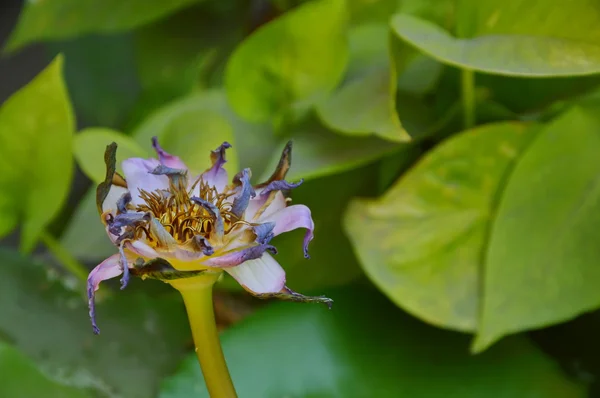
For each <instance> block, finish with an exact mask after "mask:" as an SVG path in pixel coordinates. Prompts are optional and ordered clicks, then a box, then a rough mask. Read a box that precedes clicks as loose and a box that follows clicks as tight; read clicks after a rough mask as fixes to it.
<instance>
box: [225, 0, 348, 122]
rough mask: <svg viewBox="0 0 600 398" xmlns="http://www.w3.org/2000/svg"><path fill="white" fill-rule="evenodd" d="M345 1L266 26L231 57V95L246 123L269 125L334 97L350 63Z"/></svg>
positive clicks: (304, 9) (309, 6)
mask: <svg viewBox="0 0 600 398" xmlns="http://www.w3.org/2000/svg"><path fill="white" fill-rule="evenodd" d="M346 19H347V15H346V9H345V4H344V1H342V0H316V1H312V2H308V3H305V4H302V5H300V6H298V7H297V8H295V9H293V10H291V11H289V12H287V13H285V14H284V15H282V16H280V17H279V18H277V19H275V20H273V21H271V22H269V23H267V24H266V25H264V26H262V27H261V28H260V29H258V30H257V31H255V32H254V33H253V34H252V35H251V36H249V37H248V38H247V39H246V40H245V41H243V42H242V43H241V44H240V45H239V46H238V47H237V48H236V50H235V51H234V52H233V54H232V55H231V57H230V59H229V61H228V63H227V68H226V71H225V86H226V89H227V96H228V98H229V101H230V103H231V105H232V107H233V109H234V110H235V111H236V112H237V113H238V114H239V115H240V116H242V117H244V118H245V119H247V120H250V121H255V122H264V121H268V120H270V119H271V118H274V117H281V116H282V115H283V114H285V113H286V112H287V111H288V110H289V109H290V107H292V106H294V107H300V108H307V107H310V106H311V105H313V104H314V103H315V102H316V101H318V100H319V99H320V98H322V97H323V96H324V95H326V94H327V93H328V92H330V91H331V90H332V89H333V88H334V87H335V86H336V85H337V83H338V82H339V81H340V79H341V78H342V76H343V72H344V69H345V67H346V62H347V42H346V36H345V27H346Z"/></svg>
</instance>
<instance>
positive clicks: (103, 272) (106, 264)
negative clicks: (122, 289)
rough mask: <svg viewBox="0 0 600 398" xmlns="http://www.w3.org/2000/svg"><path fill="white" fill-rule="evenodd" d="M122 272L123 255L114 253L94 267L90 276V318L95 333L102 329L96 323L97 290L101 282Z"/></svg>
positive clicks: (88, 293)
mask: <svg viewBox="0 0 600 398" xmlns="http://www.w3.org/2000/svg"><path fill="white" fill-rule="evenodd" d="M122 273H123V269H122V268H121V255H120V254H113V255H112V256H110V257H109V258H107V259H106V260H104V261H103V262H101V263H100V264H99V265H98V266H97V267H96V268H94V269H93V270H92V272H90V275H89V276H88V280H87V296H88V305H89V308H90V319H91V321H92V328H93V329H94V333H95V334H98V333H100V329H98V325H96V303H95V293H96V290H98V286H99V285H100V282H102V281H105V280H107V279H111V278H116V277H117V276H119V275H121V274H122Z"/></svg>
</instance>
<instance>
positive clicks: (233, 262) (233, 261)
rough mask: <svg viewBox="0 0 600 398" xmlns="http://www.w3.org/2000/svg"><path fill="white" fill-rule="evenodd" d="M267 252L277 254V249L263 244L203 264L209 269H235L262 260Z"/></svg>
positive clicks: (214, 258)
mask: <svg viewBox="0 0 600 398" xmlns="http://www.w3.org/2000/svg"><path fill="white" fill-rule="evenodd" d="M265 251H269V252H271V253H273V254H277V249H275V247H273V246H271V245H269V244H268V243H263V244H259V245H254V246H250V247H246V248H244V249H242V250H235V251H231V252H227V253H225V254H223V255H221V256H217V257H211V258H209V259H208V260H206V261H204V262H203V263H202V264H203V265H206V266H209V267H220V268H226V267H235V266H238V265H240V264H242V263H244V262H246V261H249V260H256V259H257V258H261V257H262V256H263V254H264V253H265ZM273 261H275V260H273Z"/></svg>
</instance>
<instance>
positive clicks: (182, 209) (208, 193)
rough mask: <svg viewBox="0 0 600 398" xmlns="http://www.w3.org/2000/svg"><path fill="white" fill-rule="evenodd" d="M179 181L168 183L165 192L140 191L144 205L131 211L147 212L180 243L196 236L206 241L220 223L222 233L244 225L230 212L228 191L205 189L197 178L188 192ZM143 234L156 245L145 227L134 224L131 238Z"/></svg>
mask: <svg viewBox="0 0 600 398" xmlns="http://www.w3.org/2000/svg"><path fill="white" fill-rule="evenodd" d="M183 180H184V179H180V181H177V182H173V181H171V182H170V183H169V189H168V190H156V191H153V192H148V191H145V190H141V191H140V193H139V196H140V198H141V199H143V200H144V203H143V204H140V205H138V206H136V208H135V211H137V212H149V213H151V214H152V215H153V216H154V218H155V219H157V220H158V221H159V222H160V223H161V225H162V226H163V227H164V229H165V230H166V231H167V232H168V233H169V234H170V235H171V236H172V237H173V238H174V239H175V240H176V241H177V242H178V243H181V244H183V243H186V242H188V241H189V240H190V239H192V238H193V237H194V236H196V235H201V236H203V237H204V238H206V239H208V240H210V239H211V236H212V234H213V233H215V232H216V230H217V229H218V226H217V223H222V227H223V232H224V233H225V234H227V233H229V232H231V231H232V230H233V229H234V228H235V227H236V226H237V225H239V224H246V222H245V221H243V220H240V219H239V218H238V217H236V216H235V215H234V214H233V213H232V212H231V208H232V203H231V202H230V201H229V200H228V199H229V198H230V197H231V196H232V195H233V194H234V192H233V191H232V190H226V191H225V192H222V193H219V192H217V190H216V188H215V187H213V186H209V185H208V184H206V183H205V182H204V181H203V180H202V179H201V178H200V179H199V180H198V181H196V183H195V184H194V185H193V186H192V187H191V188H189V189H188V188H187V187H186V186H185V184H184V183H183ZM196 186H198V187H199V194H198V196H194V195H193V193H194V190H195V188H196ZM196 193H198V191H196ZM192 197H194V199H196V198H199V199H202V200H203V201H205V202H206V203H209V204H211V205H212V206H214V209H217V210H218V212H214V211H210V209H207V207H206V206H203V205H201V204H200V203H198V202H197V201H194V200H193V199H192ZM144 234H145V235H146V238H147V239H148V240H149V241H150V242H157V239H156V237H155V236H153V234H152V232H151V231H150V230H149V229H148V228H147V226H146V225H138V226H137V228H136V231H135V237H136V238H140V237H142V236H143V235H144Z"/></svg>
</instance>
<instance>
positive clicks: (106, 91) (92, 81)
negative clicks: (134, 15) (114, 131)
mask: <svg viewBox="0 0 600 398" xmlns="http://www.w3.org/2000/svg"><path fill="white" fill-rule="evenodd" d="M47 48H49V50H50V51H51V52H54V53H63V54H64V56H65V59H66V60H67V62H66V64H65V81H66V83H67V88H68V89H69V94H70V96H71V99H72V102H73V107H74V108H75V111H76V112H77V116H78V118H77V119H78V121H79V125H80V126H81V125H82V124H83V125H86V126H89V125H97V126H103V127H111V128H120V127H122V125H123V124H124V122H125V121H126V119H127V117H128V114H129V112H131V110H132V109H133V106H134V104H135V101H136V100H137V98H138V95H139V92H140V84H139V81H138V80H139V79H138V76H137V70H136V65H135V60H134V57H133V49H134V47H133V40H132V35H131V34H129V33H125V34H112V35H102V36H100V35H89V36H83V37H77V38H75V39H71V40H65V41H60V42H55V43H54V42H53V43H49V44H47Z"/></svg>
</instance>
